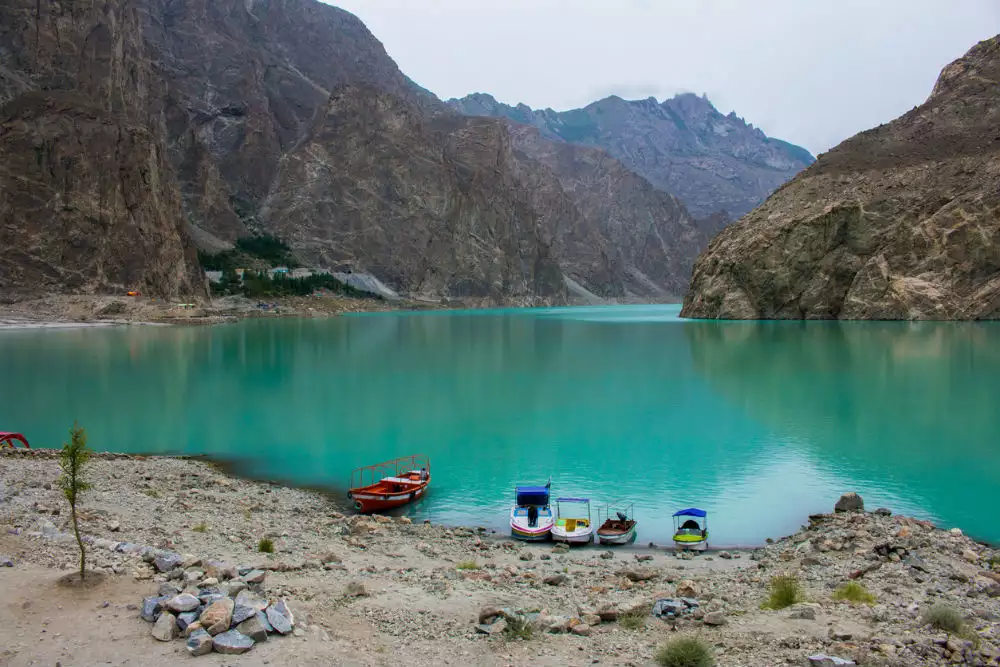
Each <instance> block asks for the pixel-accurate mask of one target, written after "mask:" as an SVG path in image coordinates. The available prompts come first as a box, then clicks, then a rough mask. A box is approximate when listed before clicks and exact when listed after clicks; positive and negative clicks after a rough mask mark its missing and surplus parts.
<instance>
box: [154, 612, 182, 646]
mask: <svg viewBox="0 0 1000 667" xmlns="http://www.w3.org/2000/svg"><path fill="white" fill-rule="evenodd" d="M177 633H178V629H177V617H176V616H174V615H173V614H171V613H170V612H169V611H165V612H163V613H162V614H160V617H159V618H158V619H156V623H154V624H153V628H152V630H150V634H152V635H153V637H155V638H156V639H159V640H160V641H161V642H168V641H170V640H171V639H173V638H175V637H176V636H177Z"/></svg>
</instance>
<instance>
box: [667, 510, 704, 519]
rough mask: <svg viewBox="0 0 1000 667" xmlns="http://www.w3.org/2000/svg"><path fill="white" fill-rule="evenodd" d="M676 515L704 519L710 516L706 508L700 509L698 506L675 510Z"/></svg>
mask: <svg viewBox="0 0 1000 667" xmlns="http://www.w3.org/2000/svg"><path fill="white" fill-rule="evenodd" d="M674 516H696V517H700V518H702V519H704V518H705V517H706V516H708V512H706V511H705V510H700V509H698V508H697V507H689V508H687V509H686V510H679V511H677V512H674Z"/></svg>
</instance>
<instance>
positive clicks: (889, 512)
mask: <svg viewBox="0 0 1000 667" xmlns="http://www.w3.org/2000/svg"><path fill="white" fill-rule="evenodd" d="M875 515H876V516H892V510H891V509H889V508H887V507H879V508H878V509H877V510H875Z"/></svg>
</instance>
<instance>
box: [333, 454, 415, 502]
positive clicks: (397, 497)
mask: <svg viewBox="0 0 1000 667" xmlns="http://www.w3.org/2000/svg"><path fill="white" fill-rule="evenodd" d="M430 483H431V462H430V459H428V458H427V457H426V456H423V455H416V456H404V457H402V458H398V459H393V460H392V461H386V462H384V463H377V464H375V465H373V466H364V467H363V468H358V469H357V470H355V471H354V472H352V473H351V486H350V491H348V492H347V497H348V498H350V499H351V500H353V501H354V509H356V510H357V511H359V512H361V513H362V514H370V513H371V512H381V511H384V510H388V509H392V508H393V507H400V506H402V505H405V504H407V503H411V502H413V501H414V500H416V499H418V498H421V497H423V495H424V494H425V493H426V492H427V487H428V486H429V485H430Z"/></svg>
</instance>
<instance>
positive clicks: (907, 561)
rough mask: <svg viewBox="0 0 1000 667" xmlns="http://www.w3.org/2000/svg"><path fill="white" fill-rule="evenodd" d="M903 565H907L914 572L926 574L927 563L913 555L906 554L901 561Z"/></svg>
mask: <svg viewBox="0 0 1000 667" xmlns="http://www.w3.org/2000/svg"><path fill="white" fill-rule="evenodd" d="M903 565H909V566H910V567H911V568H913V569H914V570H918V571H920V572H927V571H928V570H927V562H926V561H924V559H923V558H921V557H920V556H918V555H917V554H915V553H910V554H907V556H906V558H904V559H903Z"/></svg>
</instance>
